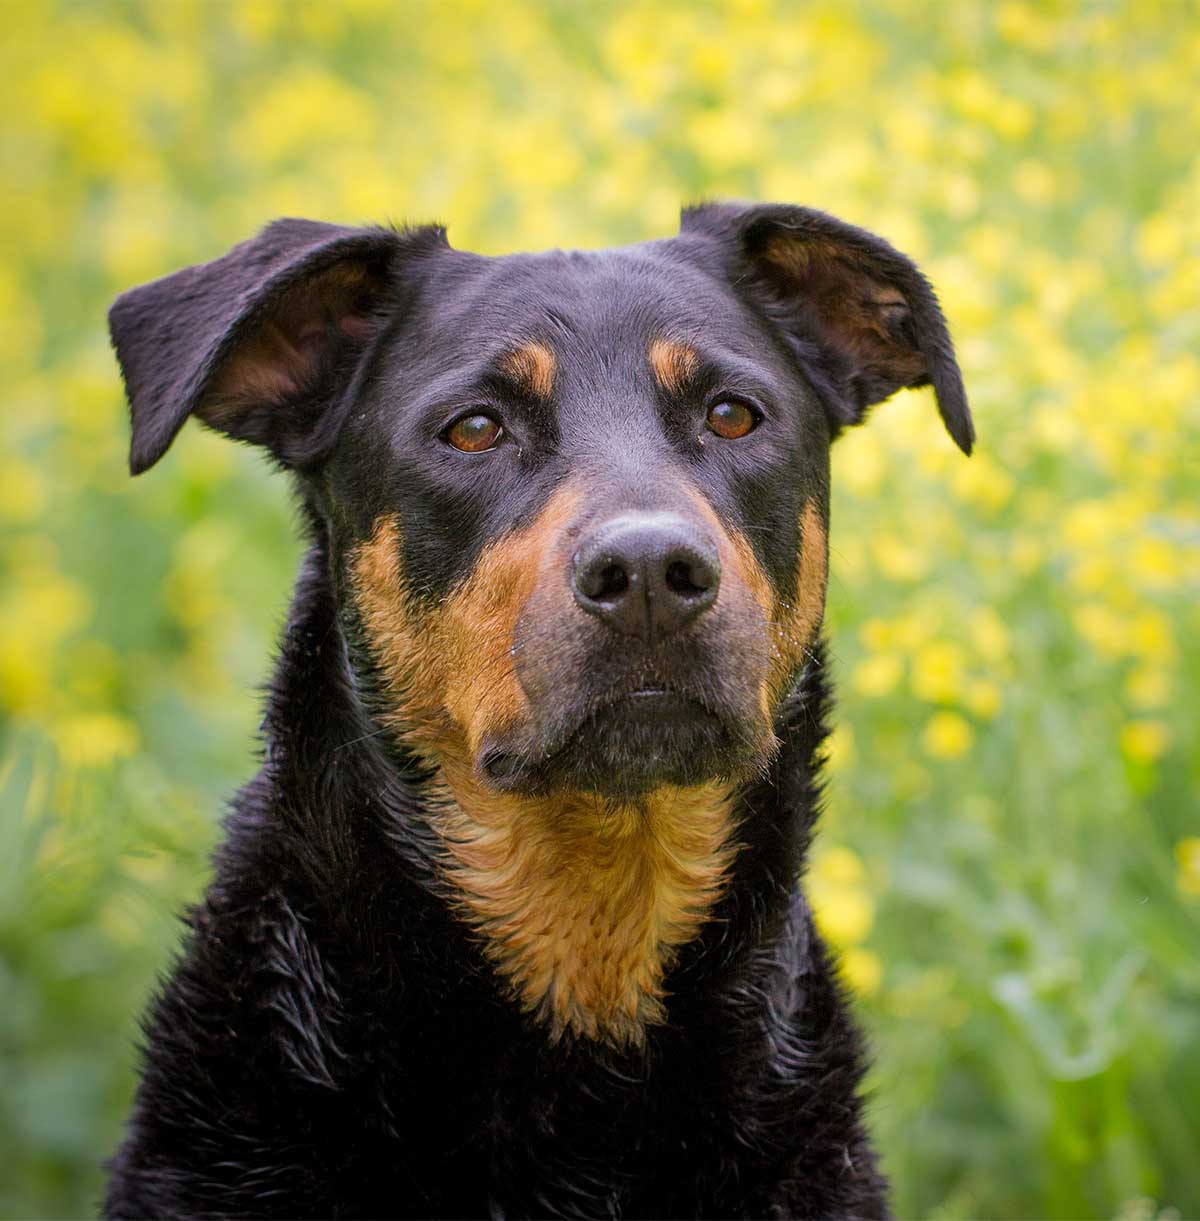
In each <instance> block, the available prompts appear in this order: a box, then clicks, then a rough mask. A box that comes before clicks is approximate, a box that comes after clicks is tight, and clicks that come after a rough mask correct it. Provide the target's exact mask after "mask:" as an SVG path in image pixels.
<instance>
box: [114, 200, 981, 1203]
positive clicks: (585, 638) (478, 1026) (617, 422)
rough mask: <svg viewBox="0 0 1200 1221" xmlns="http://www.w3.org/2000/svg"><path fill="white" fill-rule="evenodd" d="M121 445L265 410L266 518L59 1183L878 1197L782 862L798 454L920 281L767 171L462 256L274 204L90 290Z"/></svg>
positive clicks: (270, 1199)
mask: <svg viewBox="0 0 1200 1221" xmlns="http://www.w3.org/2000/svg"><path fill="white" fill-rule="evenodd" d="M112 322H113V335H114V340H115V343H116V346H117V350H118V354H119V356H120V357H121V361H122V367H123V370H124V372H125V377H126V382H127V385H128V388H129V393H130V401H131V404H132V408H133V421H134V446H133V466H134V469H135V470H140V469H144V468H145V467H147V466H149V465H150V464H152V463H153V462H154V461H155V460H157V458H158V457H159V456H161V454H162V453H163V452H164V451H165V449H166V448H167V446H168V445H169V444H170V442H171V439H172V438H173V436H174V434H175V432H177V431H178V429H179V427H180V426H181V425H182V423H183V422H184V420H185V419H186V418H187V417H188V416H189V415H191V414H196V415H198V416H199V417H200V418H202V419H204V420H205V421H206V422H207V423H209V424H210V425H212V426H214V427H217V428H219V429H221V430H223V431H225V432H228V433H230V434H231V435H233V436H236V437H239V438H242V439H247V440H252V441H255V442H257V443H259V444H263V445H265V446H266V447H267V448H268V449H269V450H270V451H271V452H272V453H273V454H274V455H275V457H276V458H277V459H278V460H279V461H280V462H281V463H283V464H284V465H285V466H287V467H289V468H290V469H291V470H292V471H293V472H294V473H295V474H296V478H297V485H298V487H299V489H300V491H301V494H302V499H303V503H304V506H305V513H306V518H307V524H308V527H309V532H310V537H311V540H312V541H311V546H310V549H309V552H308V555H307V558H306V560H305V562H304V567H303V570H302V573H301V577H300V580H299V583H298V587H297V590H296V594H295V597H294V601H293V605H292V611H291V615H290V619H289V623H288V628H287V633H286V637H285V641H284V645H283V650H282V656H281V658H280V661H279V664H278V668H277V671H276V676H275V680H274V683H273V687H272V691H271V696H270V700H269V705H268V711H267V717H266V723H265V742H266V752H265V760H264V765H263V768H262V770H261V772H260V773H259V775H258V777H257V778H256V779H255V780H254V781H253V782H252V783H251V784H250V785H249V786H248V787H247V788H246V789H244V790H243V792H242V793H241V794H240V795H239V797H238V799H237V801H236V802H235V805H234V809H233V812H232V814H231V815H230V817H229V820H228V822H227V825H226V839H225V841H224V844H223V846H222V847H221V849H220V850H219V852H218V854H217V858H216V871H215V878H214V881H213V883H212V886H211V887H210V889H209V892H208V895H207V897H206V899H205V901H204V902H203V903H202V904H201V905H200V906H199V907H198V908H197V909H196V911H195V912H194V913H193V915H192V918H191V925H192V932H191V936H190V938H189V940H188V943H187V946H186V948H185V951H184V954H183V957H182V958H181V960H180V962H179V963H178V964H177V966H176V968H175V970H174V972H173V974H172V976H171V978H170V980H169V982H168V983H167V984H166V986H165V988H164V989H163V991H162V993H161V995H160V996H159V998H158V1000H157V1002H156V1004H155V1005H154V1007H153V1009H152V1012H151V1014H150V1016H149V1018H148V1021H147V1026H146V1045H145V1062H144V1074H143V1079H142V1083H141V1086H140V1088H139V1092H138V1097H137V1102H136V1105H135V1109H134V1114H133V1117H132V1119H131V1121H130V1126H129V1131H128V1134H127V1137H126V1140H125V1142H124V1144H123V1145H122V1147H121V1149H120V1150H119V1152H118V1154H117V1156H116V1158H115V1159H114V1163H113V1172H112V1178H111V1183H110V1188H109V1195H108V1199H107V1202H106V1212H107V1213H108V1215H110V1216H114V1217H134V1216H156V1217H166V1216H174V1217H194V1216H231V1217H232V1216H278V1217H296V1216H342V1217H385V1216H394V1217H401V1216H415V1217H428V1216H457V1217H466V1216H484V1215H490V1216H495V1217H521V1216H575V1217H671V1216H675V1217H699V1216H730V1217H732V1216H742V1217H756V1216H777V1217H833V1216H878V1215H882V1214H884V1213H885V1212H886V1202H885V1194H884V1184H883V1180H882V1178H881V1177H880V1175H879V1172H878V1170H877V1168H876V1164H875V1159H874V1156H873V1153H872V1151H871V1148H870V1146H869V1143H868V1141H867V1138H866V1136H865V1134H864V1131H863V1128H862V1125H861V1122H860V1117H859V1102H858V1098H857V1087H858V1083H859V1079H860V1077H861V1073H862V1063H861V1053H860V1046H859V1040H858V1036H857V1034H856V1033H855V1030H854V1027H853V1024H852V1023H851V1021H850V1019H849V1017H848V1015H847V1012H846V1006H845V1003H844V1000H843V998H842V995H841V991H840V988H839V986H838V984H837V982H836V980H835V978H834V976H833V974H832V971H831V967H830V963H829V959H828V956H827V954H826V951H825V950H824V948H823V946H822V944H821V941H820V938H819V936H818V935H817V933H816V932H815V931H814V929H813V924H812V919H811V915H810V913H809V910H808V908H807V906H806V904H805V901H804V899H803V897H802V894H801V892H800V890H799V884H798V881H797V879H798V878H799V876H800V873H801V870H802V867H803V861H804V856H805V852H806V849H807V846H808V841H809V836H810V833H811V830H812V824H813V821H814V818H815V815H816V810H817V805H818V800H819V786H818V780H817V769H818V766H819V752H820V747H821V742H822V739H823V737H824V734H825V722H824V715H825V706H826V690H825V684H824V679H823V674H822V667H821V662H822V650H821V646H820V641H819V625H820V618H821V610H822V607H823V600H824V587H825V563H826V561H825V556H826V541H825V540H826V523H827V519H828V476H827V472H828V446H829V442H830V440H831V438H832V437H833V436H834V435H836V432H837V431H838V430H839V428H840V427H841V426H842V425H843V424H846V423H852V422H855V421H857V419H859V418H861V415H862V414H863V412H864V411H865V410H866V408H867V407H868V406H869V405H870V404H871V403H873V402H875V401H878V400H879V399H881V398H883V397H886V395H888V394H890V393H891V392H892V391H893V390H895V389H896V388H898V387H899V386H900V385H916V384H924V383H925V382H928V381H932V382H933V384H934V386H935V389H936V390H937V393H938V401H939V405H940V407H941V410H942V414H943V418H944V419H945V420H946V423H947V425H948V427H949V428H950V430H951V432H952V433H953V434H954V436H955V438H956V440H958V441H959V443H960V445H962V446H963V448H964V449H969V446H970V441H971V431H970V420H969V416H968V414H967V411H966V404H965V400H964V398H963V395H962V387H961V382H960V380H959V377H958V371H957V367H956V366H955V364H954V360H953V355H952V350H951V348H950V344H949V340H948V337H947V335H946V332H945V328H944V324H943V322H942V319H941V315H940V313H938V311H937V306H936V303H935V302H934V299H933V297H932V294H931V293H930V291H929V289H928V286H927V285H926V284H925V282H924V281H923V280H922V279H921V277H920V275H919V273H917V272H916V270H915V269H914V268H913V267H912V265H911V264H909V263H908V262H907V260H905V259H903V258H902V256H899V255H897V254H896V253H895V252H894V251H892V250H891V249H890V247H887V246H886V245H885V244H883V243H881V242H880V241H879V240H878V239H875V238H871V237H870V236H869V235H865V234H862V233H861V232H860V231H858V230H853V229H850V228H848V227H846V226H844V225H841V224H840V223H838V222H835V221H833V220H831V219H830V218H827V217H823V216H821V215H820V214H817V213H811V212H806V211H804V210H801V209H790V208H746V209H739V208H726V207H708V208H703V209H698V210H695V211H693V212H691V213H689V214H688V215H687V217H686V218H685V226H684V231H683V233H682V234H681V236H680V238H678V239H675V240H673V241H671V242H659V243H649V244H647V245H646V246H643V247H634V248H631V249H630V250H626V251H613V252H604V253H603V254H597V255H573V256H563V255H557V254H551V255H541V256H517V257H513V258H509V259H499V260H489V259H480V258H477V257H476V256H471V255H465V254H460V253H458V252H456V251H452V250H450V249H449V248H448V247H447V246H446V245H445V244H444V241H443V239H442V238H441V235H440V233H439V232H438V231H435V230H420V231H413V232H409V233H405V234H397V233H392V232H387V231H382V230H345V229H336V228H334V227H332V226H318V225H312V224H310V223H307V222H280V223H279V224H278V225H276V226H272V227H271V228H270V229H268V230H266V231H265V232H264V233H263V234H262V235H261V236H260V237H259V238H257V239H254V240H253V241H251V242H249V243H246V244H244V245H243V246H241V247H239V248H237V249H236V250H235V251H234V252H232V253H231V254H230V255H228V256H226V258H225V259H223V260H218V262H216V263H213V264H209V265H207V266H205V267H201V268H193V269H189V270H188V271H185V272H181V273H179V274H178V275H177V276H174V277H168V278H167V279H166V280H163V281H159V282H157V283H156V284H153V285H149V286H147V287H145V288H143V289H139V290H135V292H133V293H130V294H127V295H126V297H124V298H122V299H121V301H120V302H118V304H117V306H115V307H114V311H113V319H112Z"/></svg>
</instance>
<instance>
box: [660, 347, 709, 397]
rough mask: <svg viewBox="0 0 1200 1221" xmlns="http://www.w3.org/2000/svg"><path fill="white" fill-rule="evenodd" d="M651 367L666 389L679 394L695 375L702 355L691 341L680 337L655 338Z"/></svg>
mask: <svg viewBox="0 0 1200 1221" xmlns="http://www.w3.org/2000/svg"><path fill="white" fill-rule="evenodd" d="M650 367H651V368H652V369H653V370H654V377H655V380H656V381H657V382H658V384H659V385H660V386H661V387H662V388H663V389H664V390H668V391H670V392H671V393H672V394H678V393H679V392H680V391H682V390H683V389H684V388H685V387H686V385H687V383H688V381H689V380H690V379H691V378H692V377H694V376H695V373H696V370H697V369H698V368H699V367H700V357H699V355H698V353H697V352H696V349H695V348H693V347H692V345H691V344H690V343H684V342H683V341H682V340H679V339H655V340H654V341H653V342H652V343H651V344H650Z"/></svg>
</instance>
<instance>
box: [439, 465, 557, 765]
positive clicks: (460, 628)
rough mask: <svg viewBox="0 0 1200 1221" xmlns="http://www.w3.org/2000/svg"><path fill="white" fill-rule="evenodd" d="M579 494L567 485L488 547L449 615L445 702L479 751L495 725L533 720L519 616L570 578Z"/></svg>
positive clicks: (445, 613)
mask: <svg viewBox="0 0 1200 1221" xmlns="http://www.w3.org/2000/svg"><path fill="white" fill-rule="evenodd" d="M578 502H579V492H578V491H577V490H576V489H574V488H571V487H563V488H560V489H559V490H558V491H557V492H555V493H554V495H553V496H552V497H551V498H550V500H549V502H548V503H547V505H546V507H545V508H544V509H543V510H542V512H541V513H540V514H539V515H538V517H537V520H536V521H534V522H533V523H532V525H530V526H529V527H528V528H527V529H525V530H521V531H518V532H516V533H514V534H510V535H508V536H506V537H505V538H503V539H501V540H500V541H499V542H497V543H495V544H493V545H492V546H490V547H488V548H487V549H486V550H485V551H484V552H483V554H482V555H481V556H480V557H479V560H478V562H477V563H476V565H475V569H474V571H473V572H472V573H471V576H470V577H469V579H468V580H467V581H465V582H464V583H463V584H462V585H461V586H460V587H459V589H458V590H457V591H456V592H455V593H454V594H453V595H452V596H451V597H450V599H449V601H448V602H447V604H446V607H445V610H444V611H443V613H442V626H443V636H442V649H443V656H444V663H443V664H444V666H445V670H446V674H447V676H448V681H447V686H446V697H445V698H446V707H447V709H448V710H449V712H450V714H451V716H452V717H453V718H454V720H455V721H456V722H457V723H458V724H460V725H461V726H463V728H464V729H465V730H466V736H467V740H466V745H467V749H468V750H469V751H470V752H471V754H472V755H474V754H475V753H476V752H477V751H478V749H479V746H480V744H481V742H482V739H483V735H484V733H486V732H487V731H488V730H489V729H498V728H502V727H511V726H513V725H514V724H517V723H520V722H521V721H524V720H527V719H528V716H529V701H528V700H527V699H526V697H525V693H524V691H523V690H522V689H521V684H520V682H519V681H518V680H517V675H516V670H515V668H514V666H513V653H512V649H513V639H514V635H515V632H516V627H517V620H518V618H519V617H520V615H521V612H522V610H523V609H524V608H525V605H526V603H527V602H528V601H529V599H530V597H531V596H532V595H533V592H534V590H535V589H536V588H537V587H538V586H539V584H542V583H552V582H555V581H560V582H561V584H562V585H563V586H564V589H565V585H566V583H565V581H562V580H561V578H560V577H559V576H558V574H557V572H556V569H557V567H558V565H559V563H560V562H565V557H564V556H562V555H561V542H562V539H563V536H564V531H565V528H566V526H567V523H568V522H569V521H570V520H571V518H572V517H573V516H574V513H575V506H576V505H577V504H578Z"/></svg>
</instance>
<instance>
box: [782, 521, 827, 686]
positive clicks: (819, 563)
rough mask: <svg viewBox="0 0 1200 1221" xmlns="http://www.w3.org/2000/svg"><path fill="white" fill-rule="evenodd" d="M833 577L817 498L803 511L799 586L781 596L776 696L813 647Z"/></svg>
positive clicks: (798, 573) (797, 581)
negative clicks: (788, 595)
mask: <svg viewBox="0 0 1200 1221" xmlns="http://www.w3.org/2000/svg"><path fill="white" fill-rule="evenodd" d="M828 579H829V549H828V538H827V535H826V532H825V524H824V522H823V521H822V520H821V513H820V510H819V509H818V508H817V505H816V502H815V501H812V500H806V501H805V502H804V508H803V509H802V510H801V513H800V555H799V558H798V559H797V562H796V589H795V593H794V594H793V595H792V597H791V598H790V599H786V600H784V599H781V600H780V602H779V605H778V607H777V609H776V614H775V636H776V641H777V646H776V654H775V656H776V665H775V666H774V672H773V674H772V677H771V682H772V687H773V689H774V690H773V696H774V698H775V699H778V698H779V697H780V696H782V695H783V685H784V684H785V683H786V682H787V679H788V678H789V676H790V675H791V674H792V673H793V672H794V671H795V669H796V667H797V666H799V665H800V664H802V663H803V661H804V659H805V657H806V656H807V655H808V653H809V650H810V649H811V648H812V643H813V638H814V637H815V636H816V634H817V629H818V628H819V627H820V626H821V620H822V618H823V617H824V615H825V589H826V585H827V583H828Z"/></svg>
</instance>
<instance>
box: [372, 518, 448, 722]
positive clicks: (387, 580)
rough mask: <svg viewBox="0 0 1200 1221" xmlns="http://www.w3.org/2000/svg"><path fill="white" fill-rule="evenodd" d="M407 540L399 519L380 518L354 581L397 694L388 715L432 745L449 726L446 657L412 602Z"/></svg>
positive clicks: (382, 665) (431, 627) (379, 657)
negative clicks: (404, 563) (403, 554)
mask: <svg viewBox="0 0 1200 1221" xmlns="http://www.w3.org/2000/svg"><path fill="white" fill-rule="evenodd" d="M402 544H403V535H402V532H401V528H400V519H399V517H398V516H397V515H396V514H389V515H387V516H384V517H381V518H379V520H378V521H377V522H376V523H375V528H374V530H373V532H372V534H371V538H370V539H369V540H368V541H367V542H365V543H362V544H361V545H360V546H359V547H358V548H357V549H356V551H355V552H354V554H353V555H352V557H351V560H350V573H351V583H352V586H353V589H354V598H355V602H356V604H357V606H358V610H359V614H360V615H361V616H362V621H363V627H364V629H365V631H366V634H367V638H368V640H369V641H370V643H371V648H372V651H373V652H374V654H375V657H376V660H377V661H378V664H379V666H380V668H381V669H382V671H383V673H384V674H385V675H386V677H387V679H388V680H389V683H390V685H391V687H392V690H393V692H394V693H395V697H396V707H395V710H394V712H393V713H392V714H391V715H389V717H388V718H387V719H388V720H389V721H390V722H391V723H392V724H393V725H394V726H395V727H397V728H402V729H403V730H404V732H405V734H406V736H408V737H409V739H410V740H413V741H414V742H421V743H426V744H428V743H430V742H432V741H434V740H436V739H437V738H438V737H439V736H440V735H441V734H442V733H443V732H444V729H445V724H446V718H445V714H444V711H443V709H442V700H441V694H442V690H443V688H444V686H445V676H444V667H443V664H442V660H443V659H442V655H441V652H440V650H439V649H438V647H437V643H436V635H437V633H436V630H435V626H434V625H431V624H430V623H429V622H428V616H426V615H421V614H419V613H417V612H416V611H415V610H414V609H413V608H412V607H411V606H410V600H409V598H408V596H407V592H406V590H405V588H404V580H403V574H402V573H401V571H400V550H401V546H402Z"/></svg>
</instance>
